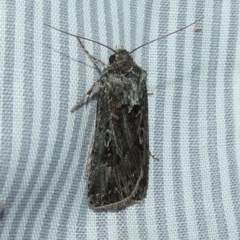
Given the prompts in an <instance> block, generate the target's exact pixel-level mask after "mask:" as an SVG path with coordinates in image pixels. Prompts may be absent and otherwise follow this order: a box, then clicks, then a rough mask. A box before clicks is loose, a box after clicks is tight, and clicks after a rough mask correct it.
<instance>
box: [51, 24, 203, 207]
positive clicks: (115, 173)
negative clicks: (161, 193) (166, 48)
mask: <svg viewBox="0 0 240 240" xmlns="http://www.w3.org/2000/svg"><path fill="white" fill-rule="evenodd" d="M200 20H201V19H199V20H197V21H200ZM197 21H195V22H194V23H192V24H190V25H188V26H186V27H184V28H181V29H179V30H177V31H175V32H172V33H169V34H167V35H165V36H162V37H159V38H157V39H155V40H152V41H150V42H148V43H145V44H143V45H141V46H139V47H137V48H135V49H133V50H132V51H130V52H128V51H127V50H125V49H123V48H119V49H116V50H115V49H112V48H110V47H108V46H106V45H104V44H102V43H99V42H96V41H94V40H91V39H87V38H84V37H80V36H76V35H73V34H69V33H67V32H64V31H62V30H59V29H56V28H54V29H56V30H58V31H61V32H63V33H67V34H69V35H71V36H74V37H76V38H77V40H78V42H79V44H80V45H81V47H82V49H83V50H84V51H85V53H86V54H87V55H88V56H89V58H90V59H92V60H94V61H95V62H96V63H97V64H100V65H101V66H102V67H103V68H104V69H103V71H102V75H101V77H100V79H99V80H98V81H96V82H95V83H94V84H93V86H92V87H91V88H90V90H89V91H88V92H87V93H86V94H85V95H84V97H83V98H82V99H81V100H80V101H79V102H78V103H77V104H76V105H75V106H74V107H73V108H72V109H71V112H74V111H76V110H77V109H79V108H80V107H81V106H82V105H83V104H85V103H86V102H87V101H88V100H89V99H90V98H91V97H92V96H93V95H96V94H97V96H98V101H97V112H96V125H95V134H94V139H93V143H92V149H91V153H90V159H91V161H90V163H89V173H88V199H89V204H90V206H91V207H92V208H93V209H95V210H99V209H119V208H122V207H124V206H126V205H129V204H133V203H137V202H141V201H142V200H143V199H144V198H145V197H146V194H147V188H148V170H149V157H150V155H151V153H150V151H149V129H148V92H147V73H146V71H144V70H143V69H142V68H141V67H139V66H138V65H137V64H136V63H135V62H134V59H133V57H132V53H133V52H135V51H136V50H137V49H139V48H141V47H143V46H145V45H147V44H149V43H152V42H154V41H157V40H159V39H161V38H163V37H166V36H169V35H171V34H173V33H176V32H179V31H182V30H184V29H185V28H187V27H189V26H191V25H193V24H195V23H196V22H197ZM47 26H49V25H47ZM50 27H51V26H50ZM82 39H85V40H88V41H92V42H95V43H97V44H100V45H102V46H104V47H106V48H108V49H110V50H111V51H112V52H113V54H112V55H111V56H110V57H109V63H108V64H105V63H103V62H102V61H101V60H100V59H97V58H96V57H94V56H92V55H91V54H90V53H89V52H88V51H87V50H86V48H85V47H84V45H83V43H82Z"/></svg>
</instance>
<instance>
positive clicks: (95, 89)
mask: <svg viewBox="0 0 240 240" xmlns="http://www.w3.org/2000/svg"><path fill="white" fill-rule="evenodd" d="M99 90H100V80H98V81H97V82H95V83H94V84H93V85H92V87H91V88H90V89H89V90H88V91H87V93H86V94H84V96H83V98H82V99H80V100H79V101H78V102H77V103H76V104H75V106H73V107H72V108H71V112H72V113H73V112H75V111H76V110H78V109H79V108H80V107H82V105H83V104H85V103H86V102H88V100H89V98H91V97H92V96H93V95H95V94H97V93H98V92H99Z"/></svg>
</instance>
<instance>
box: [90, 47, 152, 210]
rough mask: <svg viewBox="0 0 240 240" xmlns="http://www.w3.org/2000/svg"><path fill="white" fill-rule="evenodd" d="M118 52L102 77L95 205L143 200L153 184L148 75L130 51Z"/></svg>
mask: <svg viewBox="0 0 240 240" xmlns="http://www.w3.org/2000/svg"><path fill="white" fill-rule="evenodd" d="M116 52H117V54H114V55H112V56H111V57H110V64H109V66H108V67H107V69H105V71H104V74H103V75H102V76H101V78H100V90H99V94H98V103H97V116H96V128H95V138H94V143H93V148H92V152H91V159H92V161H91V163H90V172H89V179H88V197H89V203H90V205H91V206H92V207H93V208H94V209H116V208H121V207H123V206H125V205H127V204H131V203H134V202H136V201H141V200H143V198H144V197H145V196H146V191H147V184H148V163H149V143H148V102H147V87H146V76H147V75H146V72H145V71H144V70H142V69H141V68H140V67H139V66H137V65H136V64H135V63H134V61H133V59H132V57H131V56H130V55H129V53H128V52H127V51H126V50H124V49H120V50H116Z"/></svg>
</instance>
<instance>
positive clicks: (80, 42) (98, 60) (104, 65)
mask: <svg viewBox="0 0 240 240" xmlns="http://www.w3.org/2000/svg"><path fill="white" fill-rule="evenodd" d="M77 40H78V42H79V44H80V45H81V47H82V49H83V51H84V52H85V53H86V54H87V56H88V57H89V58H90V59H92V60H93V61H95V62H96V63H97V64H100V65H101V66H102V67H103V68H107V65H106V64H105V63H104V62H102V61H101V60H100V59H99V58H96V57H94V56H93V55H92V54H90V53H89V51H88V50H87V49H86V48H85V46H84V45H83V43H82V41H81V38H80V37H77Z"/></svg>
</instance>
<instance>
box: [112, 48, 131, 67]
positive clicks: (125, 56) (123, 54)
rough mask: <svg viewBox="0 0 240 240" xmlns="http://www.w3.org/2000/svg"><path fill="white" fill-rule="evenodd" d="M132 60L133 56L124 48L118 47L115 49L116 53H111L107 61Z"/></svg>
mask: <svg viewBox="0 0 240 240" xmlns="http://www.w3.org/2000/svg"><path fill="white" fill-rule="evenodd" d="M125 61H126V62H132V61H133V58H132V56H131V55H130V54H129V52H128V51H127V50H125V49H118V50H116V53H115V54H113V55H111V56H110V58H109V63H110V64H113V63H117V62H125Z"/></svg>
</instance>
